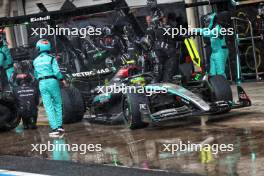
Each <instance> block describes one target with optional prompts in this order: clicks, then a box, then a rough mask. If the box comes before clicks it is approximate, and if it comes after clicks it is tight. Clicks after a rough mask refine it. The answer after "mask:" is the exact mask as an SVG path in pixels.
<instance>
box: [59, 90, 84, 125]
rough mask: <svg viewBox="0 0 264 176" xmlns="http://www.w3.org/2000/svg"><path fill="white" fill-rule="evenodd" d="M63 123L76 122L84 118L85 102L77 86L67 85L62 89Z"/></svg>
mask: <svg viewBox="0 0 264 176" xmlns="http://www.w3.org/2000/svg"><path fill="white" fill-rule="evenodd" d="M61 96H62V110H63V123H64V124H68V123H76V122H79V121H81V120H82V119H83V116H84V113H85V103H84V100H83V97H82V95H81V93H80V91H79V90H78V89H77V88H75V87H72V86H71V87H67V88H63V89H62V90H61Z"/></svg>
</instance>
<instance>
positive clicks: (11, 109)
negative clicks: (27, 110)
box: [0, 104, 21, 131]
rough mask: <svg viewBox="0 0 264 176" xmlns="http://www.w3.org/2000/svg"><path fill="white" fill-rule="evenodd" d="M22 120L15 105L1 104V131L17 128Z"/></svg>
mask: <svg viewBox="0 0 264 176" xmlns="http://www.w3.org/2000/svg"><path fill="white" fill-rule="evenodd" d="M20 121H21V117H19V116H18V115H17V113H16V109H15V105H10V106H8V105H7V104H5V105H3V104H0V131H9V130H12V129H14V128H16V127H17V126H18V125H19V123H20Z"/></svg>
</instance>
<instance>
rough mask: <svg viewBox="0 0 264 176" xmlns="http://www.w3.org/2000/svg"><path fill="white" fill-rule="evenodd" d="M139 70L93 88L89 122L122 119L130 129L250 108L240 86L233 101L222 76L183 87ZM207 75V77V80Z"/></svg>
mask: <svg viewBox="0 0 264 176" xmlns="http://www.w3.org/2000/svg"><path fill="white" fill-rule="evenodd" d="M137 69H138V68H137V67H135V66H133V65H130V66H125V67H123V68H121V69H120V70H119V71H118V72H117V73H116V75H115V76H114V77H113V78H112V79H111V80H110V83H109V84H108V85H107V86H98V87H97V88H95V89H93V90H92V91H91V92H92V94H93V95H92V96H91V97H90V101H89V102H88V109H89V114H90V115H89V118H88V119H89V121H90V122H99V121H104V123H105V122H110V123H114V121H115V120H117V119H119V120H120V118H122V119H123V120H124V121H125V124H126V125H127V127H129V128H130V129H138V128H143V127H145V126H146V125H147V124H149V123H154V124H155V123H161V122H166V121H169V120H175V119H180V118H187V117H190V116H201V115H205V114H215V113H227V112H229V111H230V110H231V109H234V108H242V107H247V106H251V101H250V99H249V98H248V96H247V94H246V93H245V91H244V90H243V89H242V87H241V86H237V91H238V97H239V100H238V102H236V103H235V102H234V101H233V96H232V90H231V87H230V84H229V82H228V81H227V80H226V78H225V77H223V76H219V75H217V76H213V77H210V78H209V79H202V80H200V81H195V82H191V81H189V84H186V83H185V84H183V83H181V82H179V80H183V78H180V79H179V78H178V77H177V78H175V79H176V81H178V83H177V84H175V83H155V82H154V81H153V80H155V79H154V77H153V75H152V73H151V72H150V73H142V74H141V73H140V74H135V73H136V72H137V71H138V70H137ZM205 77H206V75H204V78H205Z"/></svg>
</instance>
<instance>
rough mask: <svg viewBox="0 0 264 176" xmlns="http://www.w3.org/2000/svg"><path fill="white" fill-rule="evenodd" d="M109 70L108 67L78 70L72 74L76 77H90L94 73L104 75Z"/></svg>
mask: <svg viewBox="0 0 264 176" xmlns="http://www.w3.org/2000/svg"><path fill="white" fill-rule="evenodd" d="M110 72H111V70H110V69H109V68H104V69H99V70H90V71H87V72H79V73H73V74H72V76H73V77H76V78H82V77H90V76H95V75H104V74H108V73H110Z"/></svg>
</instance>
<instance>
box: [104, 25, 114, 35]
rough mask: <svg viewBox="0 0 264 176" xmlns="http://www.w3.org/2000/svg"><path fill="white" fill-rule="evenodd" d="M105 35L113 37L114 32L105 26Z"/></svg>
mask: <svg viewBox="0 0 264 176" xmlns="http://www.w3.org/2000/svg"><path fill="white" fill-rule="evenodd" d="M103 34H104V35H105V36H108V35H112V30H111V28H110V27H108V26H104V27H103Z"/></svg>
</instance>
